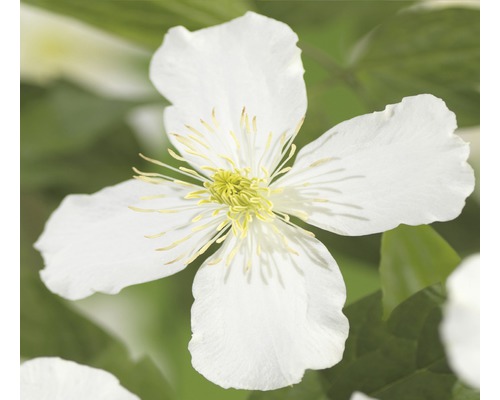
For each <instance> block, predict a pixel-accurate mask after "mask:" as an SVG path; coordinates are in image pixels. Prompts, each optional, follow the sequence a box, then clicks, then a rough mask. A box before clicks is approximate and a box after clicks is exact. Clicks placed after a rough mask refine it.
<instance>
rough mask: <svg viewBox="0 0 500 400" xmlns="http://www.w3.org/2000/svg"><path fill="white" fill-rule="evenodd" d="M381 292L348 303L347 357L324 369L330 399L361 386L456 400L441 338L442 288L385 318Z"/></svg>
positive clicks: (380, 394)
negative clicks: (350, 303)
mask: <svg viewBox="0 0 500 400" xmlns="http://www.w3.org/2000/svg"><path fill="white" fill-rule="evenodd" d="M381 300H382V299H381V293H380V292H379V293H376V294H374V295H371V296H368V297H367V298H365V299H363V300H361V301H359V302H356V303H355V304H353V305H351V306H349V307H347V308H346V309H345V313H346V315H347V317H348V318H349V322H350V327H351V328H350V333H349V338H348V339H347V342H346V350H345V352H344V358H343V359H342V361H341V362H340V363H339V364H337V365H336V366H334V367H333V368H330V369H327V370H324V371H321V372H320V373H321V375H322V378H323V386H324V388H325V391H326V393H327V395H328V398H330V399H335V400H348V399H349V398H350V396H351V394H352V392H354V391H356V390H358V391H361V392H363V393H366V394H367V395H369V396H372V397H374V398H376V399H380V400H420V399H426V400H452V399H453V392H454V386H455V384H456V382H457V378H456V377H455V376H454V375H453V373H452V372H451V371H450V369H449V368H448V365H447V362H446V358H445V354H444V350H443V347H442V345H441V342H440V340H439V333H438V325H439V323H440V321H441V310H440V306H441V304H442V302H443V300H444V297H443V294H442V291H441V289H440V287H439V286H433V287H430V288H426V289H424V290H422V291H420V292H418V293H416V294H415V295H413V296H412V297H411V298H409V299H408V300H406V301H405V302H403V303H402V304H400V305H399V306H398V307H397V308H396V309H395V310H394V311H393V313H392V314H391V316H390V318H389V320H388V321H386V322H385V321H383V320H382V301H381Z"/></svg>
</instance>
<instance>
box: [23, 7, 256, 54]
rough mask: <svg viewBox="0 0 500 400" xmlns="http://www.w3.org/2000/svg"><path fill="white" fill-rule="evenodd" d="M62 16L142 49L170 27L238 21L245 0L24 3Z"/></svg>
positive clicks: (156, 43)
mask: <svg viewBox="0 0 500 400" xmlns="http://www.w3.org/2000/svg"><path fill="white" fill-rule="evenodd" d="M24 1H25V2H26V3H28V4H32V5H34V6H38V7H41V8H46V9H48V10H51V11H54V12H56V13H60V14H66V15H69V16H72V17H75V18H77V19H80V20H82V21H85V22H87V23H89V24H91V25H95V26H97V27H99V28H101V29H104V30H107V31H109V32H112V33H114V34H116V35H119V36H122V37H124V38H126V39H129V40H131V41H134V42H136V43H138V44H141V45H143V46H146V47H149V48H151V49H154V48H156V47H158V46H159V45H160V43H161V41H162V39H163V35H165V33H166V32H167V30H168V29H169V28H170V27H172V26H177V25H183V26H185V27H186V28H188V29H190V30H193V29H200V28H204V27H206V26H210V25H216V24H219V23H221V22H224V21H227V20H230V19H232V18H235V17H238V16H240V15H242V14H244V13H245V11H246V10H248V9H249V2H248V1H247V0H218V1H206V0H142V1H141V0H138V1H126V0H125V1H109V0H105V1H102V0H87V1H80V0H24Z"/></svg>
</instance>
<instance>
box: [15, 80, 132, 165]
mask: <svg viewBox="0 0 500 400" xmlns="http://www.w3.org/2000/svg"><path fill="white" fill-rule="evenodd" d="M21 97H22V99H23V101H22V104H21V129H22V135H21V157H22V159H27V160H28V159H29V160H30V161H39V160H40V159H42V158H46V157H51V156H54V155H58V154H67V153H69V152H77V151H82V150H84V149H85V148H86V147H88V146H90V145H91V144H92V143H94V142H96V141H97V140H98V139H99V138H101V137H103V136H104V135H106V134H107V133H108V132H109V130H110V128H111V127H113V126H114V125H116V123H117V121H120V120H122V119H123V117H124V115H125V114H126V113H127V112H128V111H129V110H130V109H131V108H132V107H134V106H135V105H136V104H135V103H132V102H125V101H118V100H116V99H113V100H111V99H104V98H102V97H98V96H96V95H94V94H92V93H89V92H87V91H85V90H83V89H80V88H78V87H76V86H74V85H71V84H69V83H66V82H56V83H55V84H53V85H52V86H50V87H48V88H46V89H42V88H37V87H36V86H30V85H25V84H22V85H21Z"/></svg>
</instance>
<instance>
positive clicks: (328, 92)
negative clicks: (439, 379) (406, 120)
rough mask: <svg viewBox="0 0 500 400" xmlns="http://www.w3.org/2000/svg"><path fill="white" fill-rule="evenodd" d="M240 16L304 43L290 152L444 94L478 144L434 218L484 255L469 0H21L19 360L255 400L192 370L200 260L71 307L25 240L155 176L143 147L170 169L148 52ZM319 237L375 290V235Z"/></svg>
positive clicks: (351, 287)
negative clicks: (302, 114)
mask: <svg viewBox="0 0 500 400" xmlns="http://www.w3.org/2000/svg"><path fill="white" fill-rule="evenodd" d="M246 10H254V11H257V12H259V13H261V14H264V15H267V16H270V17H272V18H275V19H278V20H280V21H283V22H286V23H287V24H289V25H290V26H291V28H292V29H293V30H294V31H295V32H296V33H297V34H298V36H299V40H300V41H299V46H300V48H301V49H302V59H303V63H304V67H305V70H306V73H305V80H306V86H307V92H308V101H309V106H308V112H307V116H306V121H305V124H304V126H303V128H302V130H301V133H300V134H299V136H298V138H297V141H296V143H297V145H298V146H299V147H300V146H303V145H305V144H307V143H308V142H310V141H311V140H314V139H315V138H317V137H319V136H320V135H321V134H322V133H324V132H325V131H326V130H327V129H329V128H330V127H332V126H333V125H335V124H337V123H339V122H341V121H344V120H346V119H349V118H352V117H354V116H357V115H361V114H364V113H369V112H373V111H378V110H382V109H383V108H384V107H385V105H387V104H391V103H396V102H399V101H400V100H401V98H402V97H405V96H410V95H416V94H420V93H431V94H434V95H435V96H437V97H441V98H442V99H444V100H445V102H446V103H447V105H448V107H449V108H450V109H451V110H452V111H454V112H455V113H456V115H457V119H458V125H459V134H460V135H462V137H463V138H464V139H465V140H466V141H468V142H470V143H471V157H470V160H469V161H470V163H471V165H472V166H473V167H474V169H475V171H476V179H477V186H476V190H475V192H474V194H473V195H472V196H471V197H470V198H469V199H468V201H467V204H466V207H465V209H464V211H463V213H462V215H461V216H460V217H459V218H457V219H456V220H454V221H451V222H446V223H437V224H434V225H433V226H434V228H435V229H436V230H437V231H438V232H439V233H440V234H441V235H442V236H443V238H444V239H446V240H447V241H448V243H450V245H451V246H452V247H453V248H454V249H455V250H456V251H457V253H458V254H459V255H460V256H465V255H468V254H471V253H474V252H478V251H479V2H478V1H432V0H426V1H370V0H367V1H280V0H274V1H264V0H261V1H251V0H218V1H206V0H161V1H160V0H149V1H140V0H136V1H102V0H87V1H85V2H82V1H79V0H29V1H25V2H22V3H21V212H22V215H21V251H22V253H21V356H22V358H24V359H29V358H32V357H36V356H42V355H43V356H47V355H58V356H61V357H63V358H68V359H72V360H75V361H78V362H81V363H84V364H89V365H96V366H99V367H101V368H108V369H109V370H112V371H113V372H114V373H115V374H116V375H117V376H118V377H119V378H120V380H121V381H122V382H124V380H127V381H128V382H131V383H130V386H131V390H132V391H133V390H134V388H136V389H137V388H139V389H137V390H140V392H141V394H142V396H141V397H142V399H143V400H147V399H162V398H175V399H183V400H184V399H188V400H189V399H199V398H204V399H221V400H223V399H245V398H248V397H249V396H251V392H247V391H237V390H224V389H221V388H219V387H218V386H216V385H214V384H212V383H211V382H209V381H207V380H206V379H204V378H203V377H202V376H201V375H199V374H198V373H197V372H196V371H195V370H194V369H193V368H192V366H191V363H190V354H189V351H188V348H187V345H188V342H189V340H190V337H191V330H190V307H191V304H192V301H193V298H192V293H191V285H192V281H193V277H194V274H195V272H196V269H197V267H198V266H199V263H198V264H197V265H191V266H190V267H189V268H188V269H186V270H185V271H183V272H181V273H178V274H176V275H174V276H171V277H169V278H166V279H162V280H159V281H156V282H151V283H146V284H141V285H138V286H134V287H130V288H127V289H125V290H123V291H122V292H121V293H120V294H118V295H115V296H107V295H94V296H92V297H90V298H88V299H85V300H82V301H77V302H67V301H65V300H63V299H61V298H59V297H57V296H55V295H53V294H51V293H50V292H48V290H47V289H45V287H44V286H43V284H42V283H41V281H40V279H39V276H38V271H39V270H40V269H41V268H42V267H43V264H42V259H41V257H40V255H39V254H38V253H37V252H36V251H34V250H33V247H32V244H33V243H34V241H35V240H36V239H37V238H38V236H39V235H40V233H41V231H42V229H43V226H44V223H45V221H46V220H47V218H48V217H49V215H50V214H51V212H52V211H53V210H54V209H55V208H56V207H57V206H58V204H59V203H60V201H61V200H62V199H63V198H64V196H66V195H68V194H70V193H93V192H95V191H97V190H99V189H101V188H103V187H105V186H110V185H113V184H116V183H118V182H121V181H124V180H126V179H129V178H130V177H131V176H132V170H131V168H132V166H136V167H138V168H139V169H141V167H142V169H143V170H151V165H143V163H144V161H143V160H142V159H141V158H140V157H139V156H138V153H139V152H142V153H144V154H146V155H148V156H150V157H153V158H157V159H160V160H162V161H165V162H168V163H170V164H173V165H175V164H176V163H177V162H176V161H175V160H173V159H172V158H170V157H169V155H168V154H167V152H166V147H167V146H168V142H167V139H166V136H165V132H164V128H163V123H162V111H163V108H164V107H165V106H166V105H167V104H168V103H167V102H166V100H165V99H164V98H162V97H161V96H160V95H159V94H158V93H157V92H156V90H155V89H154V87H153V86H152V84H151V83H150V81H149V77H148V67H149V61H150V59H151V56H152V54H153V52H154V51H155V49H156V48H157V47H158V46H159V45H160V43H161V41H162V39H163V35H164V34H165V33H166V31H167V30H168V29H169V28H170V27H172V26H176V25H183V26H185V27H187V28H188V29H190V30H196V29H200V28H203V27H206V26H211V25H215V24H218V23H221V22H224V21H227V20H230V19H232V18H235V17H237V16H240V15H242V14H244V12H245V11H246ZM312 230H313V231H314V233H315V234H316V235H317V236H318V238H319V239H320V240H321V241H322V242H323V243H325V244H326V245H327V246H328V248H329V249H330V251H331V253H332V254H333V255H334V257H335V259H336V260H337V262H338V264H339V266H340V268H341V270H342V273H343V275H344V278H345V281H346V285H347V292H348V303H352V302H353V301H355V300H357V299H360V298H361V297H363V296H365V295H367V294H370V293H372V292H374V291H376V290H377V289H379V287H380V283H379V275H378V265H379V261H380V235H371V236H365V237H342V236H338V235H334V234H331V233H328V232H325V231H321V230H319V229H315V228H313V229H312ZM117 371H118V372H117ZM164 378H166V380H165V379H164ZM136 393H139V391H136Z"/></svg>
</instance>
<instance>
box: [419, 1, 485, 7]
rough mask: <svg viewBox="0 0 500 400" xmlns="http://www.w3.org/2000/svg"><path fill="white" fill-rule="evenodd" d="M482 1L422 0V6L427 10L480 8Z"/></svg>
mask: <svg viewBox="0 0 500 400" xmlns="http://www.w3.org/2000/svg"><path fill="white" fill-rule="evenodd" d="M479 4H480V0H421V2H420V4H418V3H417V5H416V6H421V7H425V8H429V9H431V8H433V9H438V8H451V7H465V8H479Z"/></svg>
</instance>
